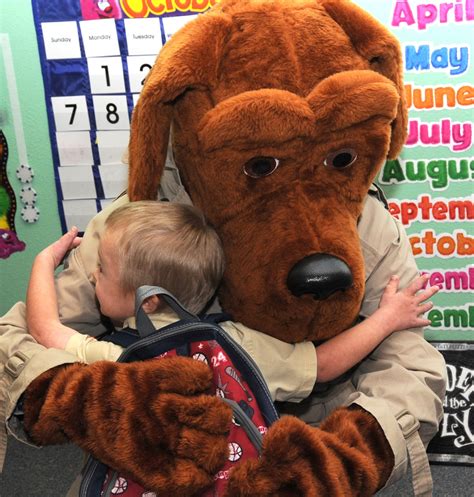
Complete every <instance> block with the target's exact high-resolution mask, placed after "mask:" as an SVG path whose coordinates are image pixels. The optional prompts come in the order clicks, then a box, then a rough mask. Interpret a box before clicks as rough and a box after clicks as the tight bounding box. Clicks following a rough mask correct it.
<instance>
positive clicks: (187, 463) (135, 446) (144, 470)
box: [23, 357, 232, 496]
mask: <svg viewBox="0 0 474 497" xmlns="http://www.w3.org/2000/svg"><path fill="white" fill-rule="evenodd" d="M211 378H212V373H211V371H210V370H209V368H208V367H207V366H206V365H204V364H201V363H199V362H198V361H194V360H193V359H190V358H185V357H176V358H170V359H163V360H156V361H155V360H150V361H142V362H135V363H132V364H121V363H115V362H108V361H100V362H97V363H94V364H92V365H84V364H77V363H76V364H70V365H66V366H58V367H56V368H53V369H50V370H48V371H46V372H45V373H43V374H42V375H40V376H39V377H38V378H36V379H35V380H34V381H33V382H32V383H31V384H30V385H29V387H28V388H27V390H26V392H25V396H24V403H23V410H24V426H25V430H26V431H27V433H28V434H29V436H30V438H31V439H32V440H33V442H35V443H36V444H38V445H48V444H59V443H64V442H68V441H71V442H73V443H75V444H76V445H78V446H79V447H81V448H82V449H84V450H85V451H87V452H89V453H91V454H92V455H93V456H94V457H95V458H96V459H99V460H100V461H101V462H103V463H105V464H107V465H109V466H111V467H112V468H114V469H115V470H117V471H120V472H122V473H123V474H124V475H128V476H130V477H132V478H133V479H134V480H136V481H137V482H139V483H140V484H141V485H143V486H144V487H145V488H148V489H150V490H153V491H155V492H156V493H158V494H162V493H163V494H165V493H166V495H173V494H174V495H180V496H188V495H189V496H190V495H194V494H195V492H196V491H201V490H203V489H204V488H205V487H207V486H209V485H210V484H211V483H212V482H213V476H214V474H215V473H216V472H217V471H218V470H219V469H220V467H221V466H222V464H223V463H224V462H225V460H226V457H227V452H228V446H227V431H228V429H229V427H230V426H231V419H232V413H231V411H230V408H229V407H228V406H227V405H225V404H224V403H223V402H221V400H220V399H218V398H217V397H214V396H210V395H204V393H205V392H206V391H207V389H208V388H209V387H210V385H211Z"/></svg>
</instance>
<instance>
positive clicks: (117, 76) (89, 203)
mask: <svg viewBox="0 0 474 497" xmlns="http://www.w3.org/2000/svg"><path fill="white" fill-rule="evenodd" d="M213 3H215V2H211V1H202V0H192V1H191V0H182V1H180V0H173V1H171V0H170V1H166V2H161V4H160V2H157V4H160V5H158V6H155V7H152V6H150V7H148V4H150V5H151V2H145V1H143V2H140V1H135V2H132V1H122V2H120V3H119V2H118V0H110V1H97V0H68V1H64V2H61V8H60V9H58V8H54V7H53V6H52V4H51V2H50V1H48V0H33V2H32V4H33V13H34V19H35V26H36V32H37V37H38V46H39V52H40V59H41V67H42V72H43V80H44V87H45V98H46V106H47V112H48V120H49V128H50V137H51V146H52V153H53V161H54V168H55V179H56V187H57V196H58V207H59V215H60V219H61V224H62V227H63V230H67V229H68V228H69V227H71V226H73V225H76V226H78V227H79V229H80V230H84V229H85V227H86V225H87V222H88V221H89V220H90V218H91V217H92V216H94V214H96V213H97V212H98V211H100V210H101V209H102V208H103V207H104V206H105V205H106V204H107V203H108V202H110V201H111V200H112V199H114V198H115V197H116V196H117V195H119V194H120V193H121V192H123V191H124V190H125V188H126V181H127V166H126V164H124V163H123V161H122V159H123V155H124V152H125V150H126V146H127V144H128V136H129V130H130V117H131V112H132V110H133V107H134V105H135V104H136V102H137V99H138V96H139V93H140V91H141V89H142V86H143V81H144V79H145V77H146V75H147V73H148V71H149V70H150V69H151V67H152V66H153V64H154V62H155V59H156V55H157V54H158V52H159V51H160V49H161V47H162V46H163V44H164V43H165V42H166V40H167V39H168V38H169V37H170V36H171V35H172V34H173V33H174V32H175V31H176V30H178V29H179V28H180V27H182V26H183V25H184V24H185V23H186V22H188V21H190V20H191V19H193V18H194V17H195V16H196V15H197V13H198V12H203V11H204V10H207V9H208V8H209V7H210V6H211V5H212V4H213Z"/></svg>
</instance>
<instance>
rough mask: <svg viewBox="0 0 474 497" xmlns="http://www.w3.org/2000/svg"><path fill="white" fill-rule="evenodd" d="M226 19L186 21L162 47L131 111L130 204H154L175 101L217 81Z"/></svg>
mask: <svg viewBox="0 0 474 497" xmlns="http://www.w3.org/2000/svg"><path fill="white" fill-rule="evenodd" d="M227 29H228V26H226V23H225V19H224V17H223V16H222V15H220V16H216V15H212V14H211V13H209V14H206V15H205V16H202V18H199V19H196V20H194V21H191V22H190V23H189V24H187V25H186V26H185V27H184V28H183V29H181V30H180V31H179V32H178V33H176V34H175V35H173V37H172V40H171V41H169V42H168V43H166V45H165V46H164V47H163V49H162V51H161V52H160V55H159V57H158V58H157V61H156V63H155V65H154V66H153V68H152V70H151V71H150V72H149V74H148V76H147V79H146V82H145V86H144V88H143V90H142V92H141V94H140V99H139V101H138V102H137V105H136V107H135V109H134V110H133V116H132V126H131V133H130V143H129V182H128V195H129V198H130V200H132V201H134V200H155V199H156V194H157V191H158V186H159V184H160V179H161V174H162V172H163V168H164V164H165V160H166V153H167V148H168V140H169V133H170V125H171V119H172V116H173V108H174V103H175V100H176V99H177V98H178V97H180V96H181V95H182V94H183V93H185V92H186V91H187V90H190V89H207V88H210V87H212V86H213V83H214V82H215V81H216V80H217V68H218V61H219V60H220V57H219V55H220V52H221V50H220V49H221V48H222V47H223V45H224V37H225V34H226V30H227Z"/></svg>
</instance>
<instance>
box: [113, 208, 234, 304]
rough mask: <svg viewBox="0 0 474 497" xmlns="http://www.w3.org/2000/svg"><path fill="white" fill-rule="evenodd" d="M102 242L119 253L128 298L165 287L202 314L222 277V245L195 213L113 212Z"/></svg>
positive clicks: (158, 210) (185, 210) (192, 210)
mask: <svg viewBox="0 0 474 497" xmlns="http://www.w3.org/2000/svg"><path fill="white" fill-rule="evenodd" d="M105 227H106V230H105V233H104V236H109V235H111V236H113V237H114V238H113V240H114V245H115V246H116V247H117V255H118V264H119V267H118V268H117V269H118V271H119V281H120V283H121V285H122V289H123V291H124V292H125V293H128V292H135V290H136V289H137V288H138V287H140V286H142V285H153V286H161V287H163V288H165V289H166V290H168V291H169V292H171V293H172V294H173V295H174V296H175V297H176V298H178V299H179V301H180V302H181V303H182V304H183V305H184V306H185V307H186V308H187V309H188V310H189V311H191V312H194V313H197V312H200V311H201V310H202V309H203V308H204V306H205V305H206V304H207V302H208V301H209V300H210V299H211V297H212V296H213V294H214V293H215V291H216V289H217V287H218V285H219V282H220V280H221V278H222V273H223V272H224V254H223V250H222V245H221V241H220V239H219V237H218V235H217V233H216V232H215V231H214V228H212V227H211V226H210V225H209V224H208V223H207V221H206V219H205V218H204V215H203V214H202V213H201V212H200V211H199V210H198V209H196V208H195V207H193V206H191V205H186V204H179V203H169V202H157V201H139V202H131V203H129V204H126V205H124V206H122V207H119V208H118V209H117V210H115V211H113V212H112V213H111V214H110V216H109V217H108V218H107V220H106V223H105Z"/></svg>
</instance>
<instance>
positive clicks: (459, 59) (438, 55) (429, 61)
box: [405, 45, 469, 76]
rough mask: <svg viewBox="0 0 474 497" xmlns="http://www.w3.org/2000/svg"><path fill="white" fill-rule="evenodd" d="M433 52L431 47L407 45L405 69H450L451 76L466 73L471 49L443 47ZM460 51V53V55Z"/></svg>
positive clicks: (466, 47)
mask: <svg viewBox="0 0 474 497" xmlns="http://www.w3.org/2000/svg"><path fill="white" fill-rule="evenodd" d="M431 50H432V47H431V46H430V45H420V46H419V47H416V46H415V45H407V46H406V47H405V69H406V70H407V71H411V70H413V69H415V70H417V71H426V70H429V69H431V70H433V69H448V68H449V74H450V75H451V76H456V75H457V74H462V73H463V72H466V70H467V68H468V66H469V47H468V46H464V47H451V48H448V47H441V48H437V49H436V50H433V51H432V52H431V56H430V51H431ZM458 51H459V53H458Z"/></svg>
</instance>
